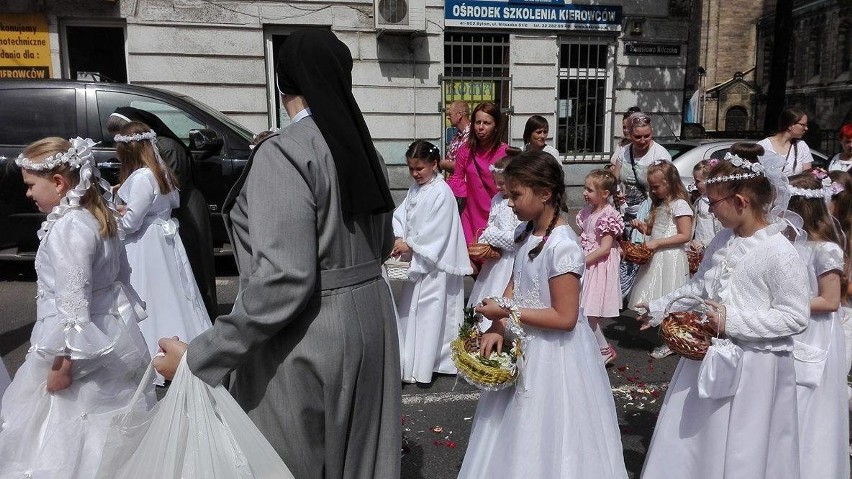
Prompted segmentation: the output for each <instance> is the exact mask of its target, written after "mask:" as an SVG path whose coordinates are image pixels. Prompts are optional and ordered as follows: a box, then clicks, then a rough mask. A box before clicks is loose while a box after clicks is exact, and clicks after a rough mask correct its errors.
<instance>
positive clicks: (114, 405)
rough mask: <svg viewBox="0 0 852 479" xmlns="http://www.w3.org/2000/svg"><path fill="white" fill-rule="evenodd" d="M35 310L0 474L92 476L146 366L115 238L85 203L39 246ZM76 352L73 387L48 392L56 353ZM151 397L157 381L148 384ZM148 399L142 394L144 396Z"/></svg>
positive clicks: (5, 409) (1, 431) (8, 399)
mask: <svg viewBox="0 0 852 479" xmlns="http://www.w3.org/2000/svg"><path fill="white" fill-rule="evenodd" d="M35 267H36V273H37V274H38V281H37V286H38V296H37V297H36V304H37V308H36V310H37V314H38V317H37V319H36V322H35V326H34V327H33V332H32V336H31V337H30V343H31V347H30V350H29V353H28V354H27V358H26V361H24V364H23V365H22V366H21V368H20V369H18V372H17V374H15V379H14V381H12V384H11V385H10V386H9V388H8V389H7V390H6V394H5V395H4V396H3V406H2V409H0V420H2V427H0V478H3V479H6V478H24V477H36V478H62V479H67V478H80V479H90V478H92V477H95V473H96V471H97V468H98V464H99V463H100V458H101V451H102V449H103V446H104V443H105V441H106V437H105V436H106V433H107V430H108V428H109V424H110V420H111V419H112V417H113V416H114V415H115V414H116V413H117V412H119V411H120V410H121V409H122V408H124V407H126V406H127V405H128V404H129V403H130V398H131V397H132V396H133V393H134V392H135V390H136V387H137V386H138V384H139V381H140V380H141V379H142V373H143V372H144V371H145V367H146V366H147V364H148V361H149V356H148V350H147V348H146V347H145V341H144V339H143V338H142V334H141V333H140V332H139V328H138V326H137V321H138V317H139V315H144V311H143V310H142V308H141V306H140V305H139V303H138V299H136V298H135V294H134V293H133V291H132V290H131V289H130V288H129V287H127V283H126V277H127V261H126V260H125V258H124V249H123V248H122V246H121V241H120V240H119V239H118V238H108V239H104V238H101V237H100V235H99V233H98V222H97V220H96V219H95V218H94V216H92V215H91V213H89V212H88V211H86V210H83V209H76V210H72V211H69V212H67V213H66V214H65V215H64V216H62V217H61V218H59V219H58V220H57V221H56V222H55V223H53V225H52V227H50V229H49V231H48V232H47V235H46V236H45V237H44V238H43V239H42V240H41V245H40V246H39V249H38V253H37V254H36V262H35ZM57 355H70V356H71V359H72V361H73V369H72V383H71V387H69V388H68V389H65V390H63V391H60V392H57V393H55V394H48V392H47V388H46V380H47V375H48V372H49V371H50V368H51V365H52V364H53V359H54V357H55V356H57ZM148 399H149V403H148V404H149V405H153V402H154V400H155V399H154V397H153V387H152V388H151V390H150V391H149V398H148ZM143 403H144V401H143Z"/></svg>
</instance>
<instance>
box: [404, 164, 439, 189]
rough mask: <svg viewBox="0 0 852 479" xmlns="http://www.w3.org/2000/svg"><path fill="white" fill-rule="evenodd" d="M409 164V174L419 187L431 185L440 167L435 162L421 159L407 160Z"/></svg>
mask: <svg viewBox="0 0 852 479" xmlns="http://www.w3.org/2000/svg"><path fill="white" fill-rule="evenodd" d="M405 161H406V163H408V174H409V175H411V177H412V178H414V181H415V183H417V184H418V185H425V184H426V183H429V182H430V181H431V180H432V178H433V177H434V176H435V172H436V171H437V169H438V165H437V163H436V162H434V161H430V160H424V159H421V158H406V160H405Z"/></svg>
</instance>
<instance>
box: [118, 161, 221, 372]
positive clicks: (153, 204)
mask: <svg viewBox="0 0 852 479" xmlns="http://www.w3.org/2000/svg"><path fill="white" fill-rule="evenodd" d="M118 196H119V197H120V198H121V200H122V202H124V204H125V205H126V206H127V210H126V212H125V213H124V216H123V217H122V218H121V222H120V223H119V226H120V227H121V228H122V229H123V230H124V232H125V235H126V236H125V238H124V247H125V248H126V249H127V260H128V262H129V263H130V284H131V285H132V286H133V289H135V290H136V292H137V293H139V297H140V298H142V301H144V302H145V311H146V312H147V313H148V318H147V319H145V320H144V321H142V322H141V323H140V324H139V327H140V329H141V330H142V335H143V336H145V341H146V342H147V343H148V351H149V352H150V354H151V356H152V357H153V356H154V355H155V354H156V353H157V350H158V348H159V346H158V345H157V342H158V341H159V340H160V338H170V337H172V336H177V337H178V338H179V339H180V340H181V341H184V342H187V343H188V342H190V341H192V340H193V339H195V337H196V336H198V335H199V334H201V333H202V332H204V331H205V330H207V329H208V328H210V327H211V326H212V323H211V322H210V317H209V316H208V315H207V311H206V310H205V309H204V302H203V299H202V297H201V293H199V291H198V285H196V284H195V277H194V276H193V275H192V268H191V267H190V266H189V260H188V259H187V256H186V250H185V249H184V247H183V243H181V241H180V236H179V234H178V223H177V220H175V219H173V218H171V211H172V209H174V208H177V206H178V204H179V202H180V201H179V196H178V192H177V190H172V191H171V192H169V193H168V194H165V195H164V194H162V193H161V192H160V188H159V186H158V184H157V180H156V178H155V176H154V173H153V172H152V171H151V170H150V169H148V168H139V169H137V170H136V171H134V172H133V173H131V174H130V176H128V177H127V179H126V180H124V183H122V185H121V188H119V189H118ZM158 377H159V376H158ZM158 382H162V379H159V380H158Z"/></svg>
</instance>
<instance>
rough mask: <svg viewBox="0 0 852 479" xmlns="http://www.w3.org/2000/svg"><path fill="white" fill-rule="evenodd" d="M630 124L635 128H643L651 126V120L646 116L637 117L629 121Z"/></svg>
mask: <svg viewBox="0 0 852 479" xmlns="http://www.w3.org/2000/svg"><path fill="white" fill-rule="evenodd" d="M630 123H631V124H632V125H635V126H645V125H650V124H651V119H650V118H649V117H647V116H644V115H642V116H637V117H633V118H632V119H631V120H630Z"/></svg>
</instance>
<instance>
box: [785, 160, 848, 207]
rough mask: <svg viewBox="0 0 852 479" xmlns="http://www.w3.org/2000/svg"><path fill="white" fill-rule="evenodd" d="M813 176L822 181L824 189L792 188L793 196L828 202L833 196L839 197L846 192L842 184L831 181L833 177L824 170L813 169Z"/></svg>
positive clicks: (791, 193)
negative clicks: (838, 195) (821, 199)
mask: <svg viewBox="0 0 852 479" xmlns="http://www.w3.org/2000/svg"><path fill="white" fill-rule="evenodd" d="M811 174H812V175H813V176H814V178H816V179H818V180H820V183H821V184H822V187H821V188H815V189H809V188H798V187H795V186H791V187H790V195H791V196H801V197H803V198H823V199H825V200H826V201H828V200H830V199H831V197H832V196H834V195H837V194H839V193H841V192H843V191H844V190H845V189H844V188H843V185H841V184H840V183H837V182H836V181H831V177H830V176H828V172H826V171H825V170H823V169H822V168H812V169H811Z"/></svg>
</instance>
